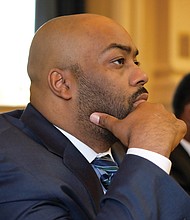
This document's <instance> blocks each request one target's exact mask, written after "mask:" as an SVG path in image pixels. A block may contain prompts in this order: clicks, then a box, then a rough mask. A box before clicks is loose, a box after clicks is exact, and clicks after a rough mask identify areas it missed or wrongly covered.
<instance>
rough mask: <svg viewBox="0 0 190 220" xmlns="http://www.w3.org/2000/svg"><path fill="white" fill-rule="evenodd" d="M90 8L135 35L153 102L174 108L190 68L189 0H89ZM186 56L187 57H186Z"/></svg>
mask: <svg viewBox="0 0 190 220" xmlns="http://www.w3.org/2000/svg"><path fill="white" fill-rule="evenodd" d="M86 2H87V11H88V12H90V13H98V14H103V15H106V16H108V17H111V18H113V19H115V20H116V21H118V22H119V23H120V24H122V25H123V26H124V27H125V28H126V29H127V30H128V32H129V33H130V35H131V36H132V38H133V40H134V42H135V44H136V45H137V47H138V49H139V51H140V55H139V60H140V62H141V67H142V68H143V70H145V71H146V72H147V74H148V76H149V83H148V84H147V88H148V90H149V92H150V98H149V101H151V102H161V103H163V104H164V105H165V106H166V108H168V109H169V110H172V108H171V99H172V97H173V92H174V90H175V87H176V85H177V83H178V82H179V80H180V79H181V78H182V76H183V75H184V74H185V73H187V72H188V71H190V57H189V56H190V28H189V20H190V13H189V8H190V1H189V0H180V1H179V0H159V1H158V0H140V1H139V0H120V1H116V0H96V1H94V0H86ZM184 55H185V56H184Z"/></svg>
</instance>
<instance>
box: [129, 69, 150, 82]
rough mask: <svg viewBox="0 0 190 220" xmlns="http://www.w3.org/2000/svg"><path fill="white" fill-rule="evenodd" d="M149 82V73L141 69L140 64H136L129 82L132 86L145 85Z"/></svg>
mask: <svg viewBox="0 0 190 220" xmlns="http://www.w3.org/2000/svg"><path fill="white" fill-rule="evenodd" d="M147 82H148V76H147V74H146V73H145V72H144V71H143V70H141V68H139V67H138V66H136V67H135V68H134V69H133V70H132V72H131V74H130V76H129V84H130V85H131V86H139V85H141V86H143V85H144V84H146V83H147Z"/></svg>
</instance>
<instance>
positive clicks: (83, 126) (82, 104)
mask: <svg viewBox="0 0 190 220" xmlns="http://www.w3.org/2000/svg"><path fill="white" fill-rule="evenodd" d="M75 67H76V66H75ZM76 73H77V74H76ZM75 74H76V76H77V79H78V85H79V90H78V103H77V108H78V114H77V118H76V119H77V121H76V124H77V126H78V128H77V129H78V131H80V133H81V135H86V136H89V135H90V136H93V138H94V140H97V141H100V140H104V141H106V142H108V143H109V144H110V146H111V145H112V144H113V143H115V142H116V141H117V138H116V137H115V136H114V135H113V134H112V133H111V132H110V131H108V130H107V129H105V128H101V127H98V126H97V125H94V124H93V123H91V122H90V120H89V118H90V115H91V114H92V113H93V112H102V113H106V114H109V115H112V116H114V117H116V118H118V119H123V118H125V117H126V116H127V115H128V114H129V113H130V112H132V111H133V103H134V102H135V100H136V98H137V97H138V96H139V95H140V94H142V93H147V90H146V89H145V88H144V87H140V88H139V89H138V90H137V92H135V93H134V94H132V95H130V94H129V93H127V92H123V91H122V92H121V91H120V90H119V88H116V86H115V85H113V84H111V82H109V81H106V82H103V81H102V80H93V79H91V78H90V77H87V76H86V75H85V74H84V72H83V71H82V69H81V68H79V67H78V68H77V72H76V68H75ZM89 75H90V74H89Z"/></svg>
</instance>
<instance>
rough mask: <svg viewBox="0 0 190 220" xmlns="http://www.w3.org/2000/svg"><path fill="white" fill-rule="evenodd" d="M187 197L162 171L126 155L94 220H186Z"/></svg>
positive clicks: (189, 217) (189, 199) (151, 164)
mask: <svg viewBox="0 0 190 220" xmlns="http://www.w3.org/2000/svg"><path fill="white" fill-rule="evenodd" d="M189 208H190V197H189V196H188V194H186V193H185V191H184V190H183V189H182V188H181V187H180V186H179V185H178V184H177V183H176V182H175V181H174V180H173V178H171V177H170V176H169V175H167V174H166V173H165V172H164V171H163V170H161V169H160V168H158V167H157V166H156V165H154V164H153V163H152V162H150V161H148V160H146V159H143V158H141V157H138V156H135V155H126V157H125V159H124V161H123V163H122V165H121V167H120V169H119V171H118V173H117V174H116V176H115V177H114V179H113V182H112V184H111V186H110V189H109V190H108V192H107V194H106V196H105V197H104V198H103V200H102V203H101V211H100V213H99V214H98V216H97V219H98V220H103V219H109V220H112V219H119V220H124V219H125V220H126V219H127V220H148V219H159V220H167V219H172V220H179V219H190V211H189Z"/></svg>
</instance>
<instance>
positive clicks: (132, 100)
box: [126, 87, 148, 116]
mask: <svg viewBox="0 0 190 220" xmlns="http://www.w3.org/2000/svg"><path fill="white" fill-rule="evenodd" d="M143 93H147V94H148V90H147V89H146V88H145V87H140V88H139V89H138V90H137V91H136V92H135V93H134V94H133V95H132V96H131V97H130V98H129V100H128V104H129V108H128V111H127V115H128V114H129V113H130V112H132V111H133V103H134V102H135V101H136V99H137V97H138V96H139V95H141V94H143ZM127 115H126V116H127Z"/></svg>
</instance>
